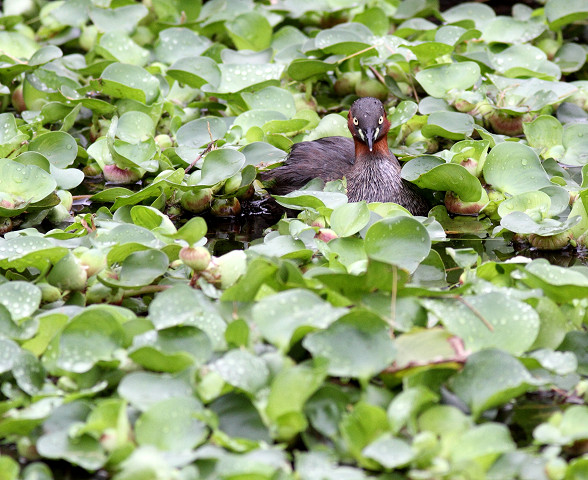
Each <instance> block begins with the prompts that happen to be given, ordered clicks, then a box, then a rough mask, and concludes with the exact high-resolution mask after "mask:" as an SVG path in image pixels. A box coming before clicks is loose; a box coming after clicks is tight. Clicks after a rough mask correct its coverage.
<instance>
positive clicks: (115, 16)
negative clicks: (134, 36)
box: [88, 4, 149, 34]
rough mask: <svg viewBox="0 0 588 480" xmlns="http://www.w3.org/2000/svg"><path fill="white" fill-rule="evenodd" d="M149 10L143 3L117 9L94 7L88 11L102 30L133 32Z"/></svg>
mask: <svg viewBox="0 0 588 480" xmlns="http://www.w3.org/2000/svg"><path fill="white" fill-rule="evenodd" d="M148 13H149V11H148V10H147V8H146V7H145V6H144V5H142V4H135V5H125V6H123V7H118V8H115V9H110V8H99V7H92V8H90V9H89V11H88V15H89V16H90V19H91V20H92V22H93V23H94V25H96V27H97V28H98V30H99V31H101V32H110V31H122V32H124V33H127V34H131V33H133V31H134V30H135V28H136V26H137V23H139V21H140V20H141V19H142V18H143V17H145V16H146V15H147V14H148Z"/></svg>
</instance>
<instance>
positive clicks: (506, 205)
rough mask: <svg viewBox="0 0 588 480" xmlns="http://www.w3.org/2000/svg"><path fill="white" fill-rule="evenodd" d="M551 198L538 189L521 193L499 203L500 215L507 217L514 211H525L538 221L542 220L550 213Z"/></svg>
mask: <svg viewBox="0 0 588 480" xmlns="http://www.w3.org/2000/svg"><path fill="white" fill-rule="evenodd" d="M550 209H551V198H550V197H549V195H547V194H546V193H544V192H542V191H540V190H537V191H531V192H525V193H519V194H518V195H515V196H513V197H510V198H507V199H505V200H503V201H502V202H501V203H500V205H498V215H500V217H505V216H506V215H508V214H509V213H512V212H515V211H517V212H524V213H526V214H527V215H529V217H531V218H532V219H534V220H536V221H540V220H542V219H543V218H545V217H546V216H547V215H548V214H549V210H550Z"/></svg>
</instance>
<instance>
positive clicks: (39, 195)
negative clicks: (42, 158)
mask: <svg viewBox="0 0 588 480" xmlns="http://www.w3.org/2000/svg"><path fill="white" fill-rule="evenodd" d="M56 186H57V184H56V182H55V180H53V178H52V177H51V175H49V174H48V173H47V172H45V170H43V169H41V168H39V167H37V166H36V165H21V164H20V163H17V162H15V161H13V160H9V159H0V215H2V216H5V217H12V216H14V215H18V214H20V213H22V212H23V211H24V210H25V209H26V208H27V206H28V205H29V204H30V203H34V202H39V201H41V200H43V199H44V198H45V197H47V196H48V195H49V194H51V193H52V192H53V190H55V187H56Z"/></svg>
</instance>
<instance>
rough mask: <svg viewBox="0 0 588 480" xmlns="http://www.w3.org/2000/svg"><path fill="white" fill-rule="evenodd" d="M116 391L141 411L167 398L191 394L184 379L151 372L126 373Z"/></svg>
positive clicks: (189, 395)
mask: <svg viewBox="0 0 588 480" xmlns="http://www.w3.org/2000/svg"><path fill="white" fill-rule="evenodd" d="M117 392H118V394H119V395H120V396H121V397H122V398H124V399H125V400H127V401H128V402H129V403H130V404H131V405H132V406H134V407H135V408H137V409H139V410H141V411H145V410H147V409H148V408H150V407H152V406H153V405H154V404H156V403H158V402H160V401H162V400H165V399H167V398H181V397H186V398H189V397H191V396H192V395H193V392H192V388H191V387H190V385H189V384H188V383H187V382H186V381H185V380H182V379H181V378H177V377H172V376H170V375H167V374H160V373H152V372H130V373H128V374H127V375H125V376H124V377H123V379H122V380H121V381H120V383H119V384H118V388H117Z"/></svg>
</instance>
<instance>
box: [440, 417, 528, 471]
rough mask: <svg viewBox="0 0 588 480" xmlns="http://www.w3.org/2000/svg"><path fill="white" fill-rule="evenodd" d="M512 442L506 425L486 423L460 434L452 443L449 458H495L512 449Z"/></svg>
mask: <svg viewBox="0 0 588 480" xmlns="http://www.w3.org/2000/svg"><path fill="white" fill-rule="evenodd" d="M515 449H516V444H515V443H514V442H513V440H512V438H511V435H510V432H509V430H508V428H507V427H506V425H501V424H498V423H486V424H484V425H479V426H476V427H473V428H471V429H470V430H468V431H466V432H464V433H463V434H462V435H460V437H459V439H458V440H457V441H456V442H455V444H453V448H452V450H451V460H452V461H454V462H467V461H473V460H478V461H479V462H483V461H484V459H487V458H497V457H498V456H500V455H501V454H505V453H507V452H511V451H514V450H515Z"/></svg>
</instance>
